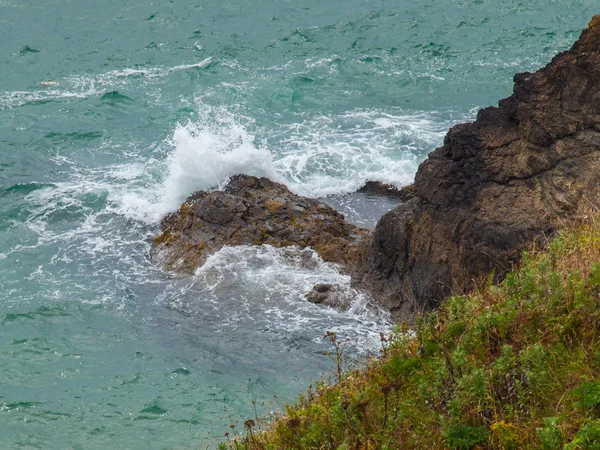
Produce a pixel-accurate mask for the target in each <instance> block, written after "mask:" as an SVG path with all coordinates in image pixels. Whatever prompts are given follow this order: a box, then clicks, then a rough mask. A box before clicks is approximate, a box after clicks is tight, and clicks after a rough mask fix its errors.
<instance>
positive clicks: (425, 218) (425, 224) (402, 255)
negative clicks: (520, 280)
mask: <svg viewBox="0 0 600 450" xmlns="http://www.w3.org/2000/svg"><path fill="white" fill-rule="evenodd" d="M599 23H600V16H596V17H595V18H594V19H593V20H592V22H590V28H588V29H586V30H584V31H583V33H582V35H581V37H580V39H579V40H578V41H577V42H576V43H575V44H574V46H573V48H571V49H570V50H568V51H565V52H563V53H560V54H559V55H557V56H556V57H555V58H554V59H553V60H552V62H551V63H550V64H548V65H547V66H546V67H544V68H543V69H541V70H539V71H537V72H536V73H520V74H517V75H516V76H515V86H514V93H513V95H511V96H510V97H508V98H506V99H504V100H501V101H500V102H499V106H498V107H490V108H486V109H482V110H481V111H479V113H478V115H477V120H476V121H475V122H474V123H469V124H462V125H457V126H455V127H453V128H452V129H451V130H450V131H449V132H448V134H447V136H446V138H445V140H444V145H443V146H442V147H440V148H438V149H436V150H435V151H434V152H432V153H431V154H430V155H429V158H428V159H427V160H425V161H424V162H423V163H422V164H421V165H420V167H419V169H418V172H417V174H416V177H415V183H414V191H415V193H416V196H415V198H413V199H412V200H410V201H408V202H407V203H404V204H402V205H400V206H399V207H398V208H396V209H394V210H392V211H391V212H389V213H388V214H386V215H385V216H384V217H383V218H382V219H381V220H380V221H379V223H378V224H377V227H376V230H375V233H374V241H373V247H372V249H371V254H370V256H369V263H368V268H367V272H368V274H367V275H365V277H363V280H362V281H363V284H365V285H366V286H368V287H369V288H371V289H372V290H373V293H374V294H375V296H376V297H377V298H379V299H380V300H381V302H382V304H383V305H384V306H386V307H387V308H389V309H390V310H392V311H394V312H395V317H396V318H398V317H404V318H411V317H414V314H415V312H416V311H418V310H422V309H429V308H432V307H435V306H436V305H437V304H438V303H439V302H440V301H441V300H442V299H443V298H444V297H446V296H448V295H449V294H451V293H462V292H464V291H467V290H470V289H472V288H473V287H474V286H475V285H476V284H477V283H478V282H479V281H481V279H482V278H483V277H487V276H488V275H489V274H490V273H491V272H492V271H495V274H496V276H497V277H501V276H502V275H503V274H504V273H505V272H506V271H507V270H509V269H510V268H511V265H512V264H513V263H514V262H515V261H516V260H517V259H518V257H519V254H520V252H521V250H522V249H523V248H524V246H525V245H526V244H527V243H530V242H532V241H534V240H540V241H544V240H545V239H546V238H547V237H549V236H551V235H552V233H553V232H554V231H555V230H557V229H558V228H560V227H561V226H563V225H564V224H566V223H568V222H570V221H572V220H575V218H576V216H577V214H578V211H579V210H580V208H586V207H589V206H592V205H597V200H598V194H599V193H600V27H599V26H597V25H598V24H599Z"/></svg>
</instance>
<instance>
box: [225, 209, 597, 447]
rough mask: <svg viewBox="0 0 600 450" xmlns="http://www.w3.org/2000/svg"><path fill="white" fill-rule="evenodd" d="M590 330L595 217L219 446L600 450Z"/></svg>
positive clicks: (593, 303) (593, 338) (594, 310)
mask: <svg viewBox="0 0 600 450" xmlns="http://www.w3.org/2000/svg"><path fill="white" fill-rule="evenodd" d="M490 279H491V278H490ZM599 332H600V222H597V221H596V219H588V220H586V221H584V222H583V223H580V224H579V225H577V226H576V227H574V228H571V229H569V230H566V231H563V232H562V233H560V234H559V235H558V236H557V237H556V238H555V239H554V240H553V241H552V242H551V243H550V244H549V245H548V246H547V248H546V249H545V250H532V251H530V252H526V253H524V254H523V258H522V263H521V265H520V266H519V268H518V269H516V270H515V271H514V272H512V273H511V274H509V275H508V276H507V277H506V279H505V280H504V281H503V282H502V283H500V284H492V283H491V282H490V283H487V285H486V286H485V287H483V288H481V289H480V291H479V292H476V293H474V294H471V295H467V296H460V297H452V298H450V299H448V300H447V301H446V302H445V303H444V304H443V305H442V307H441V308H440V309H439V310H437V311H435V312H433V313H431V314H429V315H426V316H423V317H420V318H419V319H418V321H417V324H416V325H415V326H413V327H411V328H409V327H408V326H406V325H404V326H402V327H400V328H399V329H398V330H396V332H395V333H394V334H393V335H392V336H391V338H390V339H389V341H388V342H387V343H386V348H385V350H384V351H383V352H382V354H381V356H380V357H378V358H376V359H373V360H372V361H371V362H370V363H369V364H368V365H367V367H365V368H363V369H360V370H355V371H352V372H348V373H345V374H343V376H342V377H341V379H340V380H338V381H337V382H336V383H334V384H331V385H329V384H326V383H322V384H320V385H319V386H317V387H316V388H315V389H312V390H310V391H308V392H306V393H304V394H303V395H302V396H301V397H300V398H299V399H298V400H297V401H296V403H294V404H292V405H289V406H287V408H286V411H285V414H284V415H282V416H280V417H277V418H275V419H274V420H272V421H271V422H270V423H268V424H267V425H266V428H265V429H261V430H259V428H261V427H260V426H258V425H257V424H255V423H254V421H247V423H246V433H245V435H244V436H243V437H240V438H238V439H231V440H229V441H228V442H227V443H223V444H221V448H232V449H236V450H239V449H412V448H418V449H523V448H539V449H548V450H550V449H566V450H576V449H585V450H593V449H599V450H600V379H599V377H598V375H599V374H600V333H599Z"/></svg>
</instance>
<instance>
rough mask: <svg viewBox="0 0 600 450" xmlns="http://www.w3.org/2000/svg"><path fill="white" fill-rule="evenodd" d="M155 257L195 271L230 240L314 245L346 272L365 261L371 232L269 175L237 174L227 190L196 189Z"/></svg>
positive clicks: (169, 222) (165, 227) (166, 226)
mask: <svg viewBox="0 0 600 450" xmlns="http://www.w3.org/2000/svg"><path fill="white" fill-rule="evenodd" d="M161 228H162V233H161V234H160V235H159V236H157V237H156V238H155V239H154V244H155V251H156V257H157V259H158V260H159V262H160V263H161V264H162V265H163V266H164V267H165V268H167V269H168V270H174V271H177V272H182V273H193V272H194V271H195V270H196V268H198V267H200V266H201V265H202V264H204V262H205V261H206V258H207V257H208V256H209V255H210V254H212V253H214V252H216V251H218V250H219V249H221V248H222V247H223V246H225V245H260V244H269V245H273V246H275V247H287V246H299V247H312V248H313V249H314V250H315V251H316V252H317V253H319V255H320V256H321V257H322V258H323V260H325V261H328V262H334V263H337V264H339V265H340V266H341V268H342V270H345V271H346V272H347V273H353V272H354V271H355V269H356V267H359V266H360V265H361V263H360V262H361V261H363V259H364V258H365V255H366V252H367V250H368V247H369V245H370V238H371V232H370V231H368V230H364V229H360V228H357V227H355V226H354V225H351V224H349V223H347V222H346V221H345V220H344V216H343V215H342V214H340V213H338V212H337V211H335V210H334V209H332V208H330V207H329V206H327V205H325V204H324V203H321V202H319V201H317V200H312V199H309V198H305V197H300V196H298V195H295V194H292V193H291V192H290V191H289V190H288V189H287V188H286V187H285V186H284V185H282V184H279V183H275V182H273V181H271V180H269V179H267V178H256V177H252V176H247V175H236V176H234V177H232V178H231V180H230V181H229V183H228V184H227V186H225V188H224V189H223V190H222V191H213V192H203V191H200V192H196V193H194V194H192V195H191V196H190V197H189V198H188V199H187V200H186V201H185V202H184V203H183V204H182V205H181V207H180V208H179V210H178V211H177V212H175V213H172V214H169V215H168V216H166V217H165V218H164V219H163V221H162V223H161Z"/></svg>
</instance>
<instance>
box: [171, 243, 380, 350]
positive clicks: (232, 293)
mask: <svg viewBox="0 0 600 450" xmlns="http://www.w3.org/2000/svg"><path fill="white" fill-rule="evenodd" d="M317 283H331V284H335V285H337V286H338V288H339V290H340V291H339V292H340V295H342V296H344V298H345V299H346V301H347V302H348V303H349V304H350V305H351V306H350V309H348V310H347V311H339V310H335V309H331V308H328V307H324V306H320V305H314V304H312V303H310V302H309V301H308V300H307V299H306V298H305V295H306V294H307V293H308V292H309V291H310V290H311V289H312V287H313V286H314V285H315V284H317ZM161 301H162V302H167V303H168V304H169V305H170V307H172V308H174V309H177V310H180V311H182V312H185V313H186V314H188V315H192V316H198V320H201V317H203V316H205V315H208V316H211V317H213V318H214V315H215V314H217V315H219V316H220V318H219V322H220V323H221V326H222V327H223V330H222V331H227V330H229V331H231V330H234V329H235V330H241V329H242V330H252V329H256V328H258V329H260V330H265V331H270V332H272V333H276V334H278V335H280V336H290V335H295V334H298V333H300V334H302V335H303V336H304V337H305V338H307V339H309V340H311V341H314V342H317V343H319V342H321V340H322V338H323V334H324V332H325V331H335V332H337V333H338V335H340V336H341V337H346V336H348V337H350V338H351V339H352V342H353V344H352V347H353V348H354V349H355V350H357V351H360V352H367V351H372V350H373V349H374V348H376V346H377V343H378V342H379V333H380V332H382V331H389V329H390V327H391V323H390V321H389V314H387V313H385V312H383V311H381V310H379V309H378V308H376V307H374V306H372V305H370V304H369V302H368V297H367V296H366V295H365V294H363V293H360V292H358V291H356V290H354V289H353V288H352V287H351V286H350V277H349V276H347V275H344V274H342V273H341V272H340V271H339V269H338V267H337V266H336V265H334V264H330V263H326V262H324V261H323V260H322V259H321V258H320V257H319V256H318V255H317V253H315V252H314V251H313V250H311V249H300V248H297V247H287V248H275V247H272V246H269V245H264V246H239V247H224V248H223V249H221V250H220V251H218V252H217V253H215V254H213V255H211V256H210V257H209V258H208V260H207V261H206V263H205V264H204V265H203V266H202V267H200V268H198V270H197V271H196V274H195V276H194V281H193V282H192V283H191V284H188V285H187V286H186V287H184V288H183V289H181V286H179V287H176V288H175V290H174V291H171V292H167V293H166V295H165V297H164V298H163V299H162V300H161Z"/></svg>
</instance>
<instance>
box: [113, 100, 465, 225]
mask: <svg viewBox="0 0 600 450" xmlns="http://www.w3.org/2000/svg"><path fill="white" fill-rule="evenodd" d="M198 109H199V114H198V119H197V120H196V121H194V122H189V123H187V124H185V125H178V126H177V127H176V129H175V130H174V132H173V134H172V136H171V137H170V138H169V139H167V140H166V141H165V143H164V145H163V146H162V149H163V151H164V154H165V155H166V156H164V157H163V159H162V161H159V160H156V159H155V160H152V161H150V162H149V163H148V164H146V169H147V170H150V169H152V170H154V171H155V172H158V173H160V174H161V175H160V180H158V181H157V180H152V181H151V182H146V186H142V187H140V186H136V185H135V184H134V186H133V189H131V190H130V191H128V192H120V193H119V192H113V193H112V194H111V196H112V198H113V199H114V200H116V201H117V202H118V203H119V204H121V205H122V212H123V213H124V214H126V215H129V216H132V217H134V218H136V219H141V220H144V221H146V222H156V221H157V220H159V219H160V218H161V217H163V216H164V215H165V214H166V213H168V212H171V211H174V210H176V209H177V208H178V207H179V205H180V204H181V202H182V201H183V200H185V198H186V197H187V196H188V195H190V194H191V193H192V192H194V191H197V190H209V189H213V188H218V187H222V186H223V185H224V183H226V182H227V181H228V179H229V178H230V177H231V176H232V175H235V174H238V173H245V174H248V175H255V176H266V177H269V178H271V179H273V180H275V181H279V182H282V183H284V184H286V185H287V186H288V187H289V188H290V190H291V191H292V192H294V193H297V194H300V195H304V196H308V197H324V196H328V195H335V194H346V193H350V192H353V191H356V190H357V189H358V188H360V187H361V186H362V185H363V184H364V183H365V181H367V180H375V181H382V182H385V183H390V184H393V185H396V186H404V185H406V184H408V183H410V182H411V181H412V178H413V176H414V173H415V171H416V169H417V165H418V163H419V162H420V158H422V157H423V155H424V154H425V153H426V151H429V150H433V149H434V148H435V146H436V145H438V144H439V143H441V141H442V138H443V135H444V133H445V131H446V130H447V128H448V127H449V126H451V125H452V124H453V123H454V121H453V120H450V119H443V120H442V119H440V118H438V117H436V116H435V114H431V113H413V114H400V113H399V114H390V113H383V112H381V111H373V110H356V111H351V112H349V113H345V114H340V115H337V116H318V117H312V118H307V119H305V120H302V121H301V122H297V123H283V124H280V125H279V126H273V124H270V126H271V128H270V129H269V130H268V131H267V130H264V129H261V127H260V126H258V125H257V124H256V123H255V121H254V120H252V119H250V118H248V117H245V116H243V115H241V114H239V113H237V112H235V113H234V112H231V111H229V110H227V109H225V108H215V107H210V106H207V105H206V104H203V103H200V104H199V106H198ZM250 130H252V132H251V131H250ZM150 163H152V164H153V165H154V167H149V165H150ZM142 168H143V167H142V166H141V165H140V164H137V165H136V167H135V171H137V173H138V175H135V174H132V171H134V168H133V167H132V168H124V167H120V168H118V170H117V168H115V171H114V176H119V177H120V178H126V177H130V179H132V181H134V180H133V179H135V178H137V177H139V171H140V169H142Z"/></svg>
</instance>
